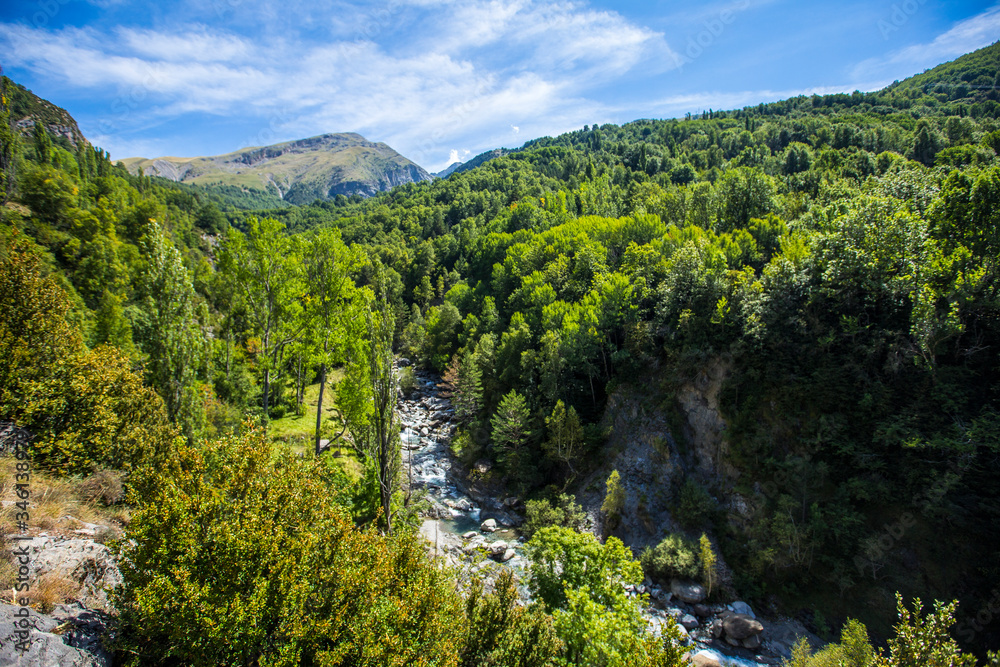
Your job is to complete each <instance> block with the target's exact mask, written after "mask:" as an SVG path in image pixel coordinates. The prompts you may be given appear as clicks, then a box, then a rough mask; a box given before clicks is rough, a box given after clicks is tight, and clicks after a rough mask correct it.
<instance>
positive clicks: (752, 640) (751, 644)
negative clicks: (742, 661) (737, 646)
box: [741, 635, 760, 651]
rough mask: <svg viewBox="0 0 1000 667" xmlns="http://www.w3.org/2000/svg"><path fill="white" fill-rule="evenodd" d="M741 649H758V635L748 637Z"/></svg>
mask: <svg viewBox="0 0 1000 667" xmlns="http://www.w3.org/2000/svg"><path fill="white" fill-rule="evenodd" d="M741 643H742V644H743V648H748V649H750V650H751V651H753V650H755V649H758V648H760V635H750V636H749V637H747V638H746V639H744V640H743V641H742V642H741Z"/></svg>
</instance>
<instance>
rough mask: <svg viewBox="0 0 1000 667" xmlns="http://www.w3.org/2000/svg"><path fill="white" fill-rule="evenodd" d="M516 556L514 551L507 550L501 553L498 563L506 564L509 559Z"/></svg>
mask: <svg viewBox="0 0 1000 667" xmlns="http://www.w3.org/2000/svg"><path fill="white" fill-rule="evenodd" d="M516 555H517V552H516V551H514V550H513V549H507V550H506V551H504V552H503V555H502V556H500V562H502V563H506V562H507V561H509V560H510V559H511V558H513V557H514V556H516Z"/></svg>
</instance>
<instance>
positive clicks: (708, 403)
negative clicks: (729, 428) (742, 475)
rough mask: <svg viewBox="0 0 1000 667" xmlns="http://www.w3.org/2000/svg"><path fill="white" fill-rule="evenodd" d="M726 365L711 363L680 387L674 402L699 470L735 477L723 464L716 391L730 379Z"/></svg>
mask: <svg viewBox="0 0 1000 667" xmlns="http://www.w3.org/2000/svg"><path fill="white" fill-rule="evenodd" d="M729 372H730V364H729V362H727V361H725V360H723V359H720V358H716V359H713V360H711V361H710V362H709V363H707V364H706V365H705V367H704V368H703V369H702V370H701V371H700V372H699V373H698V374H697V375H696V376H695V377H694V379H692V380H690V381H689V382H686V383H684V384H683V385H681V388H680V390H679V391H678V392H677V401H678V403H679V404H680V407H681V410H682V411H683V413H684V416H685V417H686V423H685V429H684V436H685V438H686V439H687V442H688V444H689V445H690V446H691V448H692V449H693V451H694V455H695V460H696V462H697V464H698V467H699V468H700V469H702V470H703V471H705V472H708V473H715V472H722V473H724V474H726V475H728V476H730V477H732V476H735V474H736V471H735V469H733V468H731V467H730V466H727V465H726V464H725V454H726V452H727V448H728V443H727V442H726V437H725V432H726V422H725V420H724V419H723V418H722V414H721V412H720V411H719V392H720V391H721V389H722V385H723V383H724V382H725V380H726V378H727V377H728V376H729Z"/></svg>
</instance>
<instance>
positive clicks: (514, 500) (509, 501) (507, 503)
mask: <svg viewBox="0 0 1000 667" xmlns="http://www.w3.org/2000/svg"><path fill="white" fill-rule="evenodd" d="M517 503H518V500H517V498H515V497H514V496H511V497H510V498H504V499H503V504H504V507H513V506H514V505H517Z"/></svg>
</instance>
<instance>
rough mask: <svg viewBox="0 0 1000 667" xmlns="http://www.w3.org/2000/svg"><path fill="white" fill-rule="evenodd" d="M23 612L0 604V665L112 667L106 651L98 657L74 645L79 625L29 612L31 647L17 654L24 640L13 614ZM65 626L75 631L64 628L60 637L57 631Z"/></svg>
mask: <svg viewBox="0 0 1000 667" xmlns="http://www.w3.org/2000/svg"><path fill="white" fill-rule="evenodd" d="M59 607H63V605H59ZM57 609H58V608H57ZM81 609H82V608H81ZM20 610H21V607H15V606H13V605H9V604H6V603H0V665H21V666H22V667H109V665H111V660H110V658H109V657H108V656H107V655H106V654H104V653H103V651H102V652H101V654H100V655H98V654H95V653H91V652H89V651H88V650H86V649H84V648H80V647H77V646H73V645H72V644H73V642H74V640H77V639H79V638H80V635H81V631H78V629H77V624H76V623H75V622H73V621H72V619H71V618H70V619H68V620H67V621H60V619H57V618H54V617H52V616H49V615H47V614H40V613H38V612H36V611H34V610H31V611H30V616H29V619H28V622H29V623H30V624H31V625H32V629H31V630H30V635H29V639H30V646H29V648H28V650H27V651H26V652H25V653H23V654H22V653H20V652H18V651H17V648H16V646H15V644H17V643H18V642H19V641H21V640H20V638H18V637H17V636H16V635H15V634H14V621H15V620H18V621H20V619H19V618H17V617H16V616H15V615H14V614H15V613H17V612H19V611H20ZM91 613H92V612H91ZM66 622H69V623H71V624H72V625H71V626H70V627H71V628H72V629H70V630H69V631H67V630H66V628H65V627H63V628H62V629H61V634H57V633H56V630H57V628H59V626H61V625H63V626H64V624H65V623H66ZM103 627H104V626H103V624H101V627H100V629H99V631H98V636H99V634H100V633H101V632H103ZM87 643H88V644H89V643H90V641H89V640H88V641H87Z"/></svg>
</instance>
